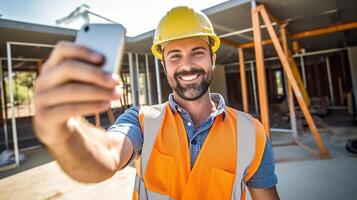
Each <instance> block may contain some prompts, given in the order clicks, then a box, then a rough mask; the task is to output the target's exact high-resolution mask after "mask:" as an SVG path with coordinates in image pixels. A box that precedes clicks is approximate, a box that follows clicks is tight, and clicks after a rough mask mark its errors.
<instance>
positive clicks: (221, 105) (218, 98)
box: [169, 93, 226, 119]
mask: <svg viewBox="0 0 357 200" xmlns="http://www.w3.org/2000/svg"><path fill="white" fill-rule="evenodd" d="M210 95H211V100H212V101H213V102H214V103H215V104H216V105H217V108H216V111H215V112H213V113H212V114H211V116H213V117H216V116H218V115H219V114H221V113H223V119H224V118H225V116H226V110H225V107H226V103H225V101H224V98H223V96H222V95H220V94H218V93H211V94H210ZM169 104H170V107H171V110H172V112H173V113H174V114H176V113H177V112H182V113H185V112H187V111H186V110H185V109H184V108H182V107H181V106H180V105H178V104H177V103H176V102H175V100H174V94H173V93H171V94H170V95H169Z"/></svg>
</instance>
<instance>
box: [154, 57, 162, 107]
mask: <svg viewBox="0 0 357 200" xmlns="http://www.w3.org/2000/svg"><path fill="white" fill-rule="evenodd" d="M155 72H156V87H157V101H158V103H159V104H161V103H162V94H161V81H160V67H159V60H158V59H157V58H155Z"/></svg>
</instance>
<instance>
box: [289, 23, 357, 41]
mask: <svg viewBox="0 0 357 200" xmlns="http://www.w3.org/2000/svg"><path fill="white" fill-rule="evenodd" d="M355 28H357V22H351V23H345V24H338V25H333V26H329V27H325V28H319V29H315V30H311V31H305V32H301V33H295V34H292V36H291V38H292V39H301V38H307V37H312V36H318V35H323V34H328V33H335V32H339V31H345V30H350V29H355Z"/></svg>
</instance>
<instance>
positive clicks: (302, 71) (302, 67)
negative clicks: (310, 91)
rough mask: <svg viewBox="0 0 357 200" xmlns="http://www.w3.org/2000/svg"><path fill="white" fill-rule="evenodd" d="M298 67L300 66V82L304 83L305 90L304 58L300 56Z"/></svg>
mask: <svg viewBox="0 0 357 200" xmlns="http://www.w3.org/2000/svg"><path fill="white" fill-rule="evenodd" d="M300 66H301V74H302V80H303V81H304V87H305V88H306V90H307V83H306V72H305V62H304V56H303V55H300Z"/></svg>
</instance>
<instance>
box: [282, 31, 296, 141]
mask: <svg viewBox="0 0 357 200" xmlns="http://www.w3.org/2000/svg"><path fill="white" fill-rule="evenodd" d="M280 37H281V41H282V43H283V49H284V55H285V57H286V58H287V59H289V58H290V55H291V54H290V50H289V45H288V39H287V34H286V26H285V25H284V26H280ZM290 64H291V62H290ZM285 77H286V76H285ZM287 82H288V84H287V85H288V87H287V90H288V91H287V92H288V94H287V101H288V106H289V114H290V125H291V132H292V135H293V138H294V140H297V138H298V133H297V125H296V114H295V107H294V104H295V103H294V94H293V91H292V88H291V84H290V82H289V81H287ZM300 89H301V88H300Z"/></svg>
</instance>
